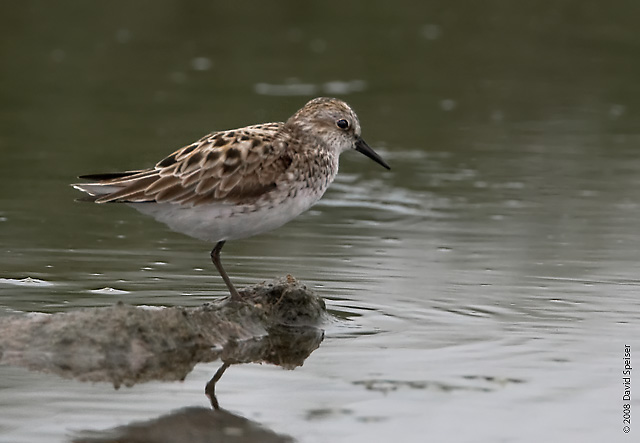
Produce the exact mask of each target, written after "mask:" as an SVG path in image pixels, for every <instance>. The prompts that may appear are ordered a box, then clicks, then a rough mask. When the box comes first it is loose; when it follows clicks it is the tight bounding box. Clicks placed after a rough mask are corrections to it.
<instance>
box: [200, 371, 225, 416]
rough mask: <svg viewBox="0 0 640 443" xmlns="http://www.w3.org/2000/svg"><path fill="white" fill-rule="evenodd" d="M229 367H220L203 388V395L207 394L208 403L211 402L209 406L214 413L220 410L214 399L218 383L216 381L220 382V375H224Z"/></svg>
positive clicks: (216, 400)
mask: <svg viewBox="0 0 640 443" xmlns="http://www.w3.org/2000/svg"><path fill="white" fill-rule="evenodd" d="M229 366H231V365H230V364H229V363H225V364H223V365H222V366H220V369H218V370H217V371H216V373H215V375H214V376H213V378H212V379H211V380H209V383H207V386H205V388H204V393H205V394H207V397H209V401H211V406H213V409H215V410H216V411H217V410H218V409H220V405H219V404H218V399H217V398H216V383H218V380H220V377H222V374H224V371H226V370H227V368H228V367H229Z"/></svg>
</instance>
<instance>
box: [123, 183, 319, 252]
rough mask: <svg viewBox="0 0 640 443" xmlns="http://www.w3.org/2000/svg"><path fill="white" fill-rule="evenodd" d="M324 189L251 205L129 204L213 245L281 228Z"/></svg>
mask: <svg viewBox="0 0 640 443" xmlns="http://www.w3.org/2000/svg"><path fill="white" fill-rule="evenodd" d="M323 193H324V189H322V190H316V191H314V190H312V189H311V188H300V189H298V190H297V191H296V192H291V193H289V195H287V196H284V197H282V198H279V199H277V198H273V196H272V197H271V198H265V199H261V200H258V201H257V202H255V203H251V204H232V203H225V202H215V203H210V204H203V205H199V206H181V205H180V204H175V203H128V204H129V206H132V207H134V208H135V209H137V210H138V211H140V212H142V213H143V214H146V215H149V216H151V217H153V218H155V219H156V220H158V221H160V222H162V223H164V224H166V225H167V226H168V227H169V228H171V229H172V230H173V231H176V232H180V233H182V234H186V235H189V236H191V237H194V238H198V239H200V240H204V241H207V242H210V243H216V242H219V241H221V240H236V239H240V238H246V237H251V236H253V235H257V234H262V233H264V232H268V231H271V230H273V229H276V228H279V227H280V226H282V225H284V224H285V223H287V222H288V221H290V220H292V219H294V218H295V217H297V216H298V215H300V214H301V213H302V212H304V211H306V210H307V209H309V208H310V207H311V206H313V204H314V203H316V202H317V201H318V200H319V199H320V197H322V194H323Z"/></svg>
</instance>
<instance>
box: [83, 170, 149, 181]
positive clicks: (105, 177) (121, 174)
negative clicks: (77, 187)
mask: <svg viewBox="0 0 640 443" xmlns="http://www.w3.org/2000/svg"><path fill="white" fill-rule="evenodd" d="M140 172H143V171H126V172H105V173H103V174H87V175H80V176H78V178H81V179H83V180H97V181H101V180H113V179H116V178H123V177H129V176H131V175H136V174H139V173H140Z"/></svg>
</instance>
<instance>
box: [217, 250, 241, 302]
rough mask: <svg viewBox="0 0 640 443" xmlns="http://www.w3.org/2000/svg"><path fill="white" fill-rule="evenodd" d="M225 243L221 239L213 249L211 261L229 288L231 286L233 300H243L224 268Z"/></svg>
mask: <svg viewBox="0 0 640 443" xmlns="http://www.w3.org/2000/svg"><path fill="white" fill-rule="evenodd" d="M224 243H225V241H224V240H223V241H219V242H218V243H217V244H216V246H215V247H214V248H213V249H212V250H211V261H212V262H213V264H214V266H215V267H216V269H217V270H218V272H219V273H220V275H221V276H222V279H223V280H224V282H225V284H226V285H227V288H229V292H230V293H231V300H233V301H242V297H241V296H240V294H238V291H236V288H235V287H234V286H233V283H231V280H230V279H229V276H228V275H227V273H226V272H225V270H224V268H223V267H222V263H221V262H220V251H221V250H222V247H223V246H224Z"/></svg>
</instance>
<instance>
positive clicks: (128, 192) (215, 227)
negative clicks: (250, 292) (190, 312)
mask: <svg viewBox="0 0 640 443" xmlns="http://www.w3.org/2000/svg"><path fill="white" fill-rule="evenodd" d="M349 149H355V150H356V151H358V152H361V153H362V154H364V155H366V156H367V157H369V158H371V159H372V160H374V161H375V162H377V163H379V164H380V165H382V166H383V167H385V168H387V169H390V168H389V165H387V163H386V162H385V161H384V160H383V159H382V158H381V157H380V156H379V155H378V154H377V153H376V152H375V151H374V150H373V149H371V148H370V147H369V146H368V145H367V144H366V143H365V142H364V140H363V139H362V137H361V129H360V122H359V121H358V117H357V116H356V114H355V112H353V110H352V109H351V108H350V107H349V105H347V104H346V103H345V102H343V101H341V100H338V99H335V98H323V97H320V98H316V99H313V100H311V101H310V102H308V103H307V104H306V105H305V106H304V107H303V108H302V109H300V110H299V111H298V112H296V113H295V114H293V116H292V117H291V118H289V120H287V121H286V122H284V123H282V122H279V123H263V124H259V125H254V126H247V127H244V128H239V129H232V130H229V131H220V132H213V133H211V134H208V135H205V136H204V137H202V138H201V139H200V140H198V141H196V142H194V143H192V144H190V145H187V146H185V147H183V148H181V149H179V150H177V151H175V152H174V153H173V154H171V155H169V156H168V157H166V158H164V159H162V160H161V161H159V162H158V163H157V164H156V165H155V166H154V167H152V168H148V169H141V170H136V171H126V172H115V173H105V174H91V175H83V176H80V177H79V178H82V179H87V180H91V182H90V183H82V184H74V185H72V186H73V187H74V188H76V189H78V190H80V191H83V192H86V193H87V194H89V196H87V197H85V198H83V199H81V200H85V201H93V202H95V203H112V202H117V203H126V204H128V205H130V206H133V207H134V208H135V209H137V210H138V211H140V212H142V213H144V214H147V215H150V216H152V217H154V218H155V219H156V220H158V221H161V222H163V223H165V224H166V225H168V226H169V227H170V228H171V229H173V230H174V231H177V232H181V233H183V234H187V235H189V236H191V237H195V238H198V239H201V240H204V241H207V242H210V243H212V244H215V246H214V248H213V250H212V251H211V260H212V261H213V264H214V265H215V267H216V269H217V270H218V272H219V273H220V275H221V276H222V279H223V280H224V282H225V284H226V285H227V287H228V288H229V292H230V293H231V299H232V300H234V301H240V300H242V297H241V296H240V295H239V294H238V291H237V290H236V288H235V287H234V286H233V284H232V283H231V280H230V279H229V276H228V275H227V273H226V272H225V270H224V268H223V267H222V263H221V262H220V251H221V249H222V247H223V246H224V244H225V242H226V241H227V240H236V239H240V238H246V237H250V236H253V235H256V234H261V233H263V232H267V231H270V230H272V229H275V228H278V227H280V226H282V225H283V224H285V223H287V222H288V221H289V220H291V219H293V218H295V217H297V216H298V215H300V214H301V213H302V212H304V211H306V210H307V209H309V208H310V207H311V206H312V205H313V204H314V203H316V202H317V201H318V200H319V199H320V197H322V195H323V194H324V193H325V191H326V190H327V188H328V187H329V185H330V184H331V182H332V181H333V179H334V178H335V176H336V174H337V173H338V158H339V156H340V154H341V153H342V152H344V151H346V150H349Z"/></svg>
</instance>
